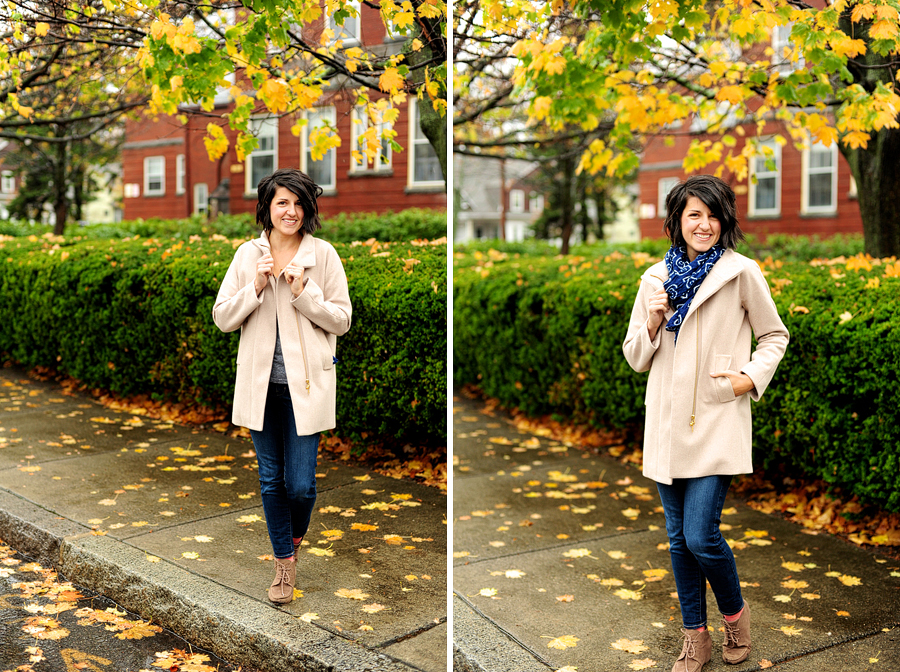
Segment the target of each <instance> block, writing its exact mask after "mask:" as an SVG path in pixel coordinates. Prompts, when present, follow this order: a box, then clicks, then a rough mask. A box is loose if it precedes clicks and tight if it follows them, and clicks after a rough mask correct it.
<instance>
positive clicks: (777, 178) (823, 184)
mask: <svg viewBox="0 0 900 672" xmlns="http://www.w3.org/2000/svg"><path fill="white" fill-rule="evenodd" d="M812 4H813V5H815V6H819V7H823V6H824V3H823V2H821V0H812ZM790 33H791V26H790V25H786V26H776V27H775V28H773V30H772V34H771V43H770V46H771V47H772V55H771V56H765V54H764V51H763V50H764V47H766V46H767V45H755V46H754V47H752V48H750V49H748V50H747V51H746V52H745V55H746V56H747V57H748V58H749V59H750V60H754V59H762V58H765V59H769V58H771V60H772V63H773V67H774V69H775V70H777V71H778V72H780V73H782V74H783V75H786V74H789V73H790V72H791V71H793V70H795V69H798V68H802V67H804V61H803V57H802V56H798V55H797V54H796V53H793V52H792V50H788V51H786V47H790V46H791V42H790ZM732 48H734V46H733V45H732ZM735 58H740V55H737V54H736V55H735ZM761 102H762V101H758V102H756V103H754V106H757V105H758V104H759V103H761ZM726 112H727V110H726ZM725 125H726V126H730V128H728V131H727V132H728V133H729V134H730V135H731V136H732V137H733V138H734V139H735V140H736V146H734V147H732V148H729V149H730V151H731V152H732V153H733V154H734V155H735V156H737V155H738V154H740V152H741V150H742V149H743V148H744V146H745V144H746V142H747V140H748V139H750V138H754V137H756V125H755V123H754V124H746V125H744V127H743V129H736V128H734V126H737V123H736V120H735V123H732V124H729V123H727V122H726V124H725ZM670 130H671V131H672V134H671V135H670V136H668V142H669V143H671V144H670V145H667V143H666V141H665V140H663V139H662V138H655V139H653V140H651V141H650V142H649V143H648V145H647V146H646V148H645V151H644V153H643V156H642V159H641V166H640V172H639V177H638V184H639V188H640V205H639V207H638V217H639V225H640V232H641V237H642V238H643V237H651V238H655V237H660V236H662V225H663V220H664V218H665V199H666V195H667V194H668V192H669V189H671V187H672V186H673V185H674V184H676V183H677V182H678V181H679V180H683V179H685V178H686V177H688V175H687V173H686V172H685V171H684V169H683V168H682V161H683V159H684V157H685V156H686V154H687V151H688V147H689V146H690V144H691V141H692V140H693V139H699V140H700V141H703V140H711V141H713V142H716V141H717V140H719V139H720V138H721V136H719V135H713V134H706V133H704V132H703V131H704V130H705V127H704V126H703V125H702V124H701V123H699V122H698V121H697V120H694V121H693V122H691V123H685V124H684V126H683V127H681V128H677V129H670ZM737 130H742V131H743V134H742V133H739V132H735V131H737ZM778 135H780V136H781V137H782V138H784V139H785V140H786V141H787V142H785V143H784V144H783V146H782V145H781V144H779V143H778V142H776V140H775V137H776V136H778ZM760 138H761V140H762V141H763V143H764V144H765V145H766V146H768V147H769V148H771V149H772V151H773V152H774V165H773V164H771V163H768V162H767V161H766V160H765V159H764V158H761V157H758V158H754V159H751V160H750V162H749V164H750V165H749V174H748V177H747V178H746V179H744V180H742V181H741V182H738V181H737V180H736V179H735V177H734V175H733V174H732V173H730V172H729V171H728V170H727V169H726V170H724V171H723V173H722V175H721V177H722V178H723V179H724V180H725V181H726V182H728V183H729V184H731V186H732V187H733V188H734V190H735V192H736V194H737V208H738V217H739V220H740V222H741V229H743V231H744V232H745V233H752V234H754V235H757V236H761V237H765V236H766V235H768V234H772V233H784V234H792V235H819V236H821V237H826V236H831V235H834V234H836V233H861V232H862V218H861V217H860V213H859V204H858V202H857V199H856V184H855V182H854V180H853V178H852V176H851V174H850V167H849V166H848V165H847V161H846V160H845V159H844V157H843V155H841V153H840V152H839V151H838V148H837V144H836V143H833V144H832V146H831V147H825V146H823V145H820V144H815V145H813V146H812V147H810V148H809V149H807V150H800V149H797V147H796V146H795V143H794V141H793V139H792V138H791V136H790V134H789V133H788V132H787V130H786V129H785V127H784V125H783V124H782V123H781V122H776V121H770V122H768V123H766V125H765V126H764V128H763V132H762V133H761V134H760ZM718 167H719V164H717V163H714V164H710V165H709V166H707V167H706V168H704V169H703V171H702V172H705V173H714V172H715V170H716V169H717V168H718ZM753 176H755V178H756V180H755V181H754V180H753V179H752V178H753Z"/></svg>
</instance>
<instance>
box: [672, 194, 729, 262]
mask: <svg viewBox="0 0 900 672" xmlns="http://www.w3.org/2000/svg"><path fill="white" fill-rule="evenodd" d="M721 234H722V225H721V223H720V222H719V218H718V217H716V216H715V215H714V214H712V211H710V209H709V208H708V207H707V206H706V204H705V203H704V202H703V201H701V200H700V199H699V198H697V197H696V196H690V197H688V200H687V205H686V206H685V208H684V212H682V213H681V235H682V237H684V242H685V243H687V256H688V259H689V260H690V261H693V260H694V259H696V258H697V255H699V254H703V253H704V252H707V251H709V249H710V248H711V247H712V246H713V245H715V244H716V243H717V242H719V236H720V235H721Z"/></svg>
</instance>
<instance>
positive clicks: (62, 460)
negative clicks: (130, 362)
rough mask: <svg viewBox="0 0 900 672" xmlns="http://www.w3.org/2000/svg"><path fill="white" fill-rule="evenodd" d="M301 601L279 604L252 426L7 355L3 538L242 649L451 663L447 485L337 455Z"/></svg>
mask: <svg viewBox="0 0 900 672" xmlns="http://www.w3.org/2000/svg"><path fill="white" fill-rule="evenodd" d="M317 483H318V492H319V494H318V500H317V502H316V511H315V512H314V514H313V519H312V523H311V527H310V531H309V533H308V534H307V537H306V539H305V540H304V543H303V547H302V553H301V560H300V564H299V565H298V569H297V575H298V580H297V593H295V600H294V601H293V602H292V603H291V604H289V605H284V606H280V607H279V606H275V605H272V604H271V603H270V602H268V600H267V599H266V589H267V588H268V586H269V584H270V583H271V580H272V576H274V573H273V568H272V558H271V552H272V551H271V545H270V543H269V540H268V535H267V533H266V526H265V521H264V514H263V511H262V506H261V502H260V497H259V482H258V479H257V473H256V459H255V454H254V452H253V445H252V443H251V442H250V441H249V440H246V439H240V438H229V437H226V436H224V435H222V434H218V433H216V432H214V431H201V430H198V429H196V428H189V427H183V426H179V425H173V424H172V423H170V422H163V421H159V420H152V419H150V418H147V417H142V416H141V415H138V414H135V413H128V412H121V411H114V410H110V409H108V408H105V407H103V406H101V405H100V404H98V403H97V402H95V401H93V400H92V399H91V398H90V397H88V396H86V395H75V396H69V395H67V394H64V393H63V390H62V389H61V388H60V387H59V386H57V385H55V384H53V383H47V382H40V381H36V380H33V379H31V378H28V377H27V376H26V375H25V373H24V372H23V371H21V370H19V369H16V368H7V369H2V370H0V538H3V539H4V540H5V541H6V542H7V543H9V544H10V545H11V546H13V547H15V548H17V549H20V550H22V551H23V552H24V553H27V554H28V555H30V556H32V557H35V558H37V559H39V560H40V561H42V562H44V563H46V564H48V565H52V566H53V567H55V568H56V569H58V570H59V571H60V573H62V574H63V575H65V576H66V577H68V578H69V579H70V580H72V581H75V582H77V583H79V584H81V585H84V586H86V587H87V588H89V589H91V590H96V591H98V592H101V593H103V594H105V595H108V596H109V597H110V598H111V599H113V600H115V601H116V602H117V603H119V604H121V605H123V606H125V607H127V608H128V609H130V610H132V611H134V612H136V613H138V614H140V615H141V616H142V617H143V618H146V619H152V620H153V622H154V623H159V624H161V625H165V626H166V627H169V628H171V629H172V630H174V631H176V632H178V633H179V634H186V633H190V635H189V639H191V640H192V641H195V642H197V643H198V645H200V646H203V647H205V648H208V649H210V650H212V651H214V652H215V653H216V654H218V655H220V656H222V658H224V659H226V660H229V661H232V662H233V663H234V664H241V665H244V666H251V667H259V668H260V669H264V670H269V669H271V670H276V669H277V670H279V672H280V671H281V670H294V669H297V670H318V669H323V670H324V669H330V667H331V666H334V665H336V664H338V663H339V666H338V667H336V669H340V670H348V671H349V670H357V669H358V670H391V671H393V670H398V671H399V670H410V669H416V670H424V671H425V672H437V671H438V670H445V669H446V666H447V663H446V650H447V649H446V637H447V626H446V619H447V562H446V554H447V539H446V529H447V528H446V506H447V505H446V495H444V494H443V493H442V492H441V491H440V490H439V489H437V488H431V487H427V486H423V485H420V484H417V483H414V482H410V481H400V480H395V479H392V478H387V477H385V476H381V475H379V474H377V473H374V472H369V471H367V470H365V469H362V468H359V467H355V466H349V465H346V464H343V463H341V464H338V463H333V462H329V461H327V460H324V459H321V458H320V461H319V466H318V469H317Z"/></svg>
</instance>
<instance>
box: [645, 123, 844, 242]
mask: <svg viewBox="0 0 900 672" xmlns="http://www.w3.org/2000/svg"><path fill="white" fill-rule="evenodd" d="M763 130H764V134H763V136H762V137H763V138H764V139H765V143H766V144H767V145H768V146H769V147H771V148H772V150H773V151H774V154H775V155H774V169H773V167H772V166H771V165H770V166H767V165H766V163H767V162H766V160H765V159H763V158H761V157H759V158H755V159H751V160H750V172H749V175H754V174H755V175H756V183H755V184H754V182H753V180H751V179H750V177H749V176H748V178H747V179H745V180H743V181H742V182H737V180H736V179H735V178H734V176H733V175H732V174H731V173H729V172H728V171H727V170H725V171H724V172H723V174H722V178H723V179H724V180H725V181H726V182H728V183H729V184H731V186H732V187H733V188H734V190H735V193H736V194H737V209H738V217H739V220H740V223H741V229H742V230H743V231H744V232H745V233H751V234H754V235H757V236H760V237H765V236H766V235H768V234H771V233H786V234H792V235H807V236H811V235H818V236H820V237H827V236H831V235H834V234H836V233H861V232H862V218H861V217H860V214H859V205H858V203H857V200H856V185H855V182H854V181H853V178H852V176H851V175H850V167H849V166H848V165H847V162H846V160H845V159H844V157H843V156H842V155H841V153H840V152H839V151H838V148H837V145H836V144H832V146H831V147H825V146H822V145H813V146H812V147H811V148H810V149H809V150H805V151H800V150H798V149H796V148H795V147H794V144H793V142H792V141H790V140H789V141H788V143H786V144H785V145H784V146H783V147H782V146H781V145H779V144H778V143H776V142H775V141H774V139H772V138H774V136H775V135H778V134H780V135H781V136H782V137H785V138H790V136H789V135H788V133H787V132H786V131H785V130H784V128H783V127H781V126H780V124H778V123H769V124H767V125H766V126H765V128H764V129H763ZM746 131H747V133H746V135H745V136H743V137H740V136H738V138H737V141H738V144H737V146H736V147H735V148H734V149H733V151H734V153H735V154H738V153H739V152H740V151H741V149H742V147H743V145H744V143H745V141H746V140H745V138H747V137H752V134H754V133H755V131H756V128H755V125H751V126H748V127H747V128H746ZM733 135H734V134H733ZM693 137H696V136H693ZM706 139H711V140H714V141H715V140H717V139H718V138H716V137H715V136H706V135H704V136H702V137H700V140H706ZM691 140H692V136H689V135H687V134H683V135H676V136H675V142H674V144H672V145H671V146H666V144H665V143H664V142H663V141H662V139H658V138H657V139H653V140H651V141H650V142H649V143H648V145H647V147H646V150H645V151H644V154H643V158H642V161H641V167H640V173H639V175H638V185H639V188H640V206H639V208H638V217H639V225H640V229H641V237H642V238H645V237H646V238H658V237H661V236H662V235H663V233H662V225H663V220H664V218H665V215H666V207H665V202H666V195H667V194H668V193H669V189H671V188H672V186H674V185H675V184H676V183H678V182H679V181H680V180H684V179H685V178H687V177H688V174H687V173H686V172H685V171H684V168H682V160H683V159H684V157H685V155H686V154H687V149H688V146H689V145H690V142H691ZM717 167H718V164H711V165H709V166H708V167H707V168H705V169H704V170H703V171H702V172H705V173H713V172H714V171H715V170H716V168H717Z"/></svg>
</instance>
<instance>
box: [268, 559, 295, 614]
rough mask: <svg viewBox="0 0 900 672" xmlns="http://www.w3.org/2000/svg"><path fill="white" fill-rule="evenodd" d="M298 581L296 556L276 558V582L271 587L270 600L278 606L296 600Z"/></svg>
mask: <svg viewBox="0 0 900 672" xmlns="http://www.w3.org/2000/svg"><path fill="white" fill-rule="evenodd" d="M296 581H297V563H296V562H294V556H291V557H289V558H275V580H274V581H272V585H271V586H270V587H269V599H270V600H272V602H275V603H276V604H287V603H288V602H290V601H291V600H293V599H294V584H295V583H296Z"/></svg>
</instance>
